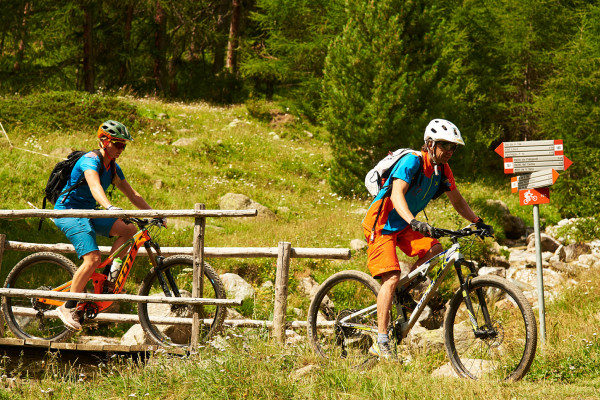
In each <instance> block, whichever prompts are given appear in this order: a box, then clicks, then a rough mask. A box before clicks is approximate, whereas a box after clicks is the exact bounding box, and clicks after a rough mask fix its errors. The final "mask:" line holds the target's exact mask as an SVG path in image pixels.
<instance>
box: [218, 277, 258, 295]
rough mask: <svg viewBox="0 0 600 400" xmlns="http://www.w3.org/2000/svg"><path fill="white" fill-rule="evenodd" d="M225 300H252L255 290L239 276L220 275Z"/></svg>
mask: <svg viewBox="0 0 600 400" xmlns="http://www.w3.org/2000/svg"><path fill="white" fill-rule="evenodd" d="M221 280H222V281H223V285H224V286H225V291H226V292H227V298H230V299H236V300H245V299H252V298H254V294H255V290H254V288H253V287H252V285H250V284H249V283H248V282H246V281H245V280H244V279H243V278H242V277H241V276H239V275H237V274H233V273H226V274H223V275H221Z"/></svg>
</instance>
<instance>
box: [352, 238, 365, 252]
mask: <svg viewBox="0 0 600 400" xmlns="http://www.w3.org/2000/svg"><path fill="white" fill-rule="evenodd" d="M367 247H368V244H367V242H366V241H365V240H364V239H352V240H351V241H350V248H351V249H352V250H354V251H361V250H363V249H366V248H367Z"/></svg>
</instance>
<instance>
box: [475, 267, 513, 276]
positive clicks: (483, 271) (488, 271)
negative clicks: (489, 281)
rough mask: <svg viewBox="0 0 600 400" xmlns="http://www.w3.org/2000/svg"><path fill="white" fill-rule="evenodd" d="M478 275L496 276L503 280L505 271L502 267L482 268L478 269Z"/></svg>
mask: <svg viewBox="0 0 600 400" xmlns="http://www.w3.org/2000/svg"><path fill="white" fill-rule="evenodd" d="M479 275H480V276H481V275H497V276H500V277H502V278H505V277H506V269H505V268H503V267H483V268H479Z"/></svg>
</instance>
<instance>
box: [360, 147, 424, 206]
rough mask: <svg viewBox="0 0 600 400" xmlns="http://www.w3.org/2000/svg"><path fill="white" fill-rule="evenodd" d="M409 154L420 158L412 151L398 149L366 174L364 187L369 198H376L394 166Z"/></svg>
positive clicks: (416, 152)
mask: <svg viewBox="0 0 600 400" xmlns="http://www.w3.org/2000/svg"><path fill="white" fill-rule="evenodd" d="M410 153H413V154H415V155H418V156H419V157H421V153H420V152H418V151H415V150H413V149H398V150H396V151H394V152H393V153H389V154H388V155H387V156H386V157H385V158H384V159H382V160H381V161H379V162H378V163H377V165H376V166H375V168H373V169H372V170H370V171H369V172H368V173H367V176H366V177H365V186H366V187H367V190H368V191H369V193H370V194H371V196H373V197H375V196H377V194H378V193H379V191H380V190H381V188H382V186H383V184H384V183H385V181H386V180H387V178H388V177H389V176H390V173H391V172H392V168H393V167H394V165H396V163H397V162H398V160H400V159H401V158H402V157H404V156H405V155H407V154H410Z"/></svg>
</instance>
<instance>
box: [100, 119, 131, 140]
mask: <svg viewBox="0 0 600 400" xmlns="http://www.w3.org/2000/svg"><path fill="white" fill-rule="evenodd" d="M98 139H109V140H111V139H115V140H126V141H133V138H132V137H131V135H130V134H129V131H128V130H127V128H126V127H125V125H123V124H122V123H120V122H117V121H113V120H108V121H106V122H104V123H102V125H100V127H99V128H98Z"/></svg>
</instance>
